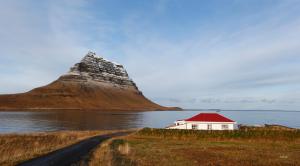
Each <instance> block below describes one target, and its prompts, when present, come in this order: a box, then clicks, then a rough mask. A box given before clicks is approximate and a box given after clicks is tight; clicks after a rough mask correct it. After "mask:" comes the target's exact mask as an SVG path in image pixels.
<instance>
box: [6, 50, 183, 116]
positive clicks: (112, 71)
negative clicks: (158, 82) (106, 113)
mask: <svg viewBox="0 0 300 166" xmlns="http://www.w3.org/2000/svg"><path fill="white" fill-rule="evenodd" d="M0 109H2V110H3V109H5V110H11V109H97V110H173V109H178V108H175V107H163V106H160V105H158V104H155V103H153V102H152V101H150V100H149V99H147V98H146V97H145V96H144V95H143V94H142V92H141V91H139V89H138V88H137V86H136V84H135V83H134V82H133V81H132V80H131V79H130V78H129V76H128V74H127V72H126V70H125V69H124V67H123V66H122V65H120V64H116V63H113V62H110V61H108V60H105V59H103V58H101V57H97V56H96V55H95V53H93V52H89V53H88V54H87V55H86V56H85V57H84V58H83V59H82V60H81V61H80V62H79V63H77V64H75V65H74V66H73V67H72V68H71V69H70V71H69V72H68V73H67V74H65V75H62V76H61V77H60V78H59V79H57V80H56V81H54V82H52V83H50V84H49V85H46V86H43V87H39V88H36V89H33V90H31V91H29V92H26V93H20V94H12V95H0Z"/></svg>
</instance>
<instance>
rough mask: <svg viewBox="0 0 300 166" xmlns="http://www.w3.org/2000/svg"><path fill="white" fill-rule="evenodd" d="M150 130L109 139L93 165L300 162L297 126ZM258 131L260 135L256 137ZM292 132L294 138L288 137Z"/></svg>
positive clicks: (267, 165) (288, 163)
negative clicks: (99, 161) (218, 131)
mask: <svg viewBox="0 0 300 166" xmlns="http://www.w3.org/2000/svg"><path fill="white" fill-rule="evenodd" d="M250 130H251V129H250ZM150 131H151V130H150V129H144V130H142V131H140V132H138V133H137V134H134V135H131V136H128V137H125V138H123V139H121V140H120V139H119V140H112V141H110V142H107V144H106V145H105V146H103V147H101V148H100V149H97V150H96V151H95V152H101V153H104V152H105V153H106V156H105V155H102V154H101V153H99V154H98V155H99V156H102V157H104V158H105V157H107V156H108V158H106V159H102V160H103V161H104V160H106V162H101V164H99V163H96V162H94V164H90V165H120V162H123V163H124V161H125V163H126V164H125V165H142V166H148V165H149V166H150V165H166V166H168V165H243V166H247V165H249V166H250V165H266V166H269V165H300V158H299V156H300V135H299V134H298V131H295V130H290V131H286V130H285V131H284V132H283V131H282V130H275V131H274V130H272V131H263V130H255V131H252V130H251V131H249V129H248V130H247V131H237V132H238V133H239V134H237V132H235V134H232V135H231V136H230V134H228V132H224V134H222V133H217V134H216V133H214V132H211V133H210V132H206V135H205V137H204V136H203V132H199V135H200V136H196V133H194V131H190V132H191V133H189V132H187V131H183V132H180V131H178V130H176V131H175V130H166V131H163V130H156V129H154V130H152V131H151V132H150ZM172 132H173V134H172ZM243 132H247V133H248V134H245V133H243ZM249 132H250V134H249ZM162 133H163V134H162ZM276 133H277V136H278V138H276ZM247 135H248V136H249V137H246V136H247ZM257 135H259V136H260V137H256V136H257ZM189 136H195V137H191V138H189ZM271 136H272V137H271ZM291 136H293V138H292V139H291V138H289V137H291ZM262 137H263V138H262ZM124 149H125V150H124ZM98 158H100V157H98ZM94 159H95V158H94ZM116 159H117V160H116ZM114 161H119V162H114ZM91 162H93V159H92V161H91ZM105 163H108V164H105Z"/></svg>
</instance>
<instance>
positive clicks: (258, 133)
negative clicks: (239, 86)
mask: <svg viewBox="0 0 300 166" xmlns="http://www.w3.org/2000/svg"><path fill="white" fill-rule="evenodd" d="M138 135H140V136H156V137H163V138H175V139H192V138H193V139H255V140H256V139H268V140H287V141H294V140H297V139H299V138H300V130H268V129H260V130H256V129H247V130H233V131H230V130H228V131H205V130H177V129H152V128H144V129H142V130H140V131H139V132H138Z"/></svg>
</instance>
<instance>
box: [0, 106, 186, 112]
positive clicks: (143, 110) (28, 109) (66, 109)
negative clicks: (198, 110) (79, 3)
mask: <svg viewBox="0 0 300 166" xmlns="http://www.w3.org/2000/svg"><path fill="white" fill-rule="evenodd" d="M183 110H184V109H182V108H179V107H174V108H173V107H170V109H164V110H160V109H137V108H135V109H120V108H107V109H106V108H101V109H99V108H87V109H85V108H0V112H1V111H107V112H109V111H116V112H117V111H124V112H147V111H183Z"/></svg>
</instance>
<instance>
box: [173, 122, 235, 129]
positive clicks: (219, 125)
mask: <svg viewBox="0 0 300 166" xmlns="http://www.w3.org/2000/svg"><path fill="white" fill-rule="evenodd" d="M193 124H194V125H197V128H196V129H195V130H208V125H211V130H234V124H235V123H232V122H223V123H220V122H185V123H184V124H181V125H178V126H172V127H169V129H193V128H192V125H193ZM222 125H228V128H227V129H223V128H222Z"/></svg>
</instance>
